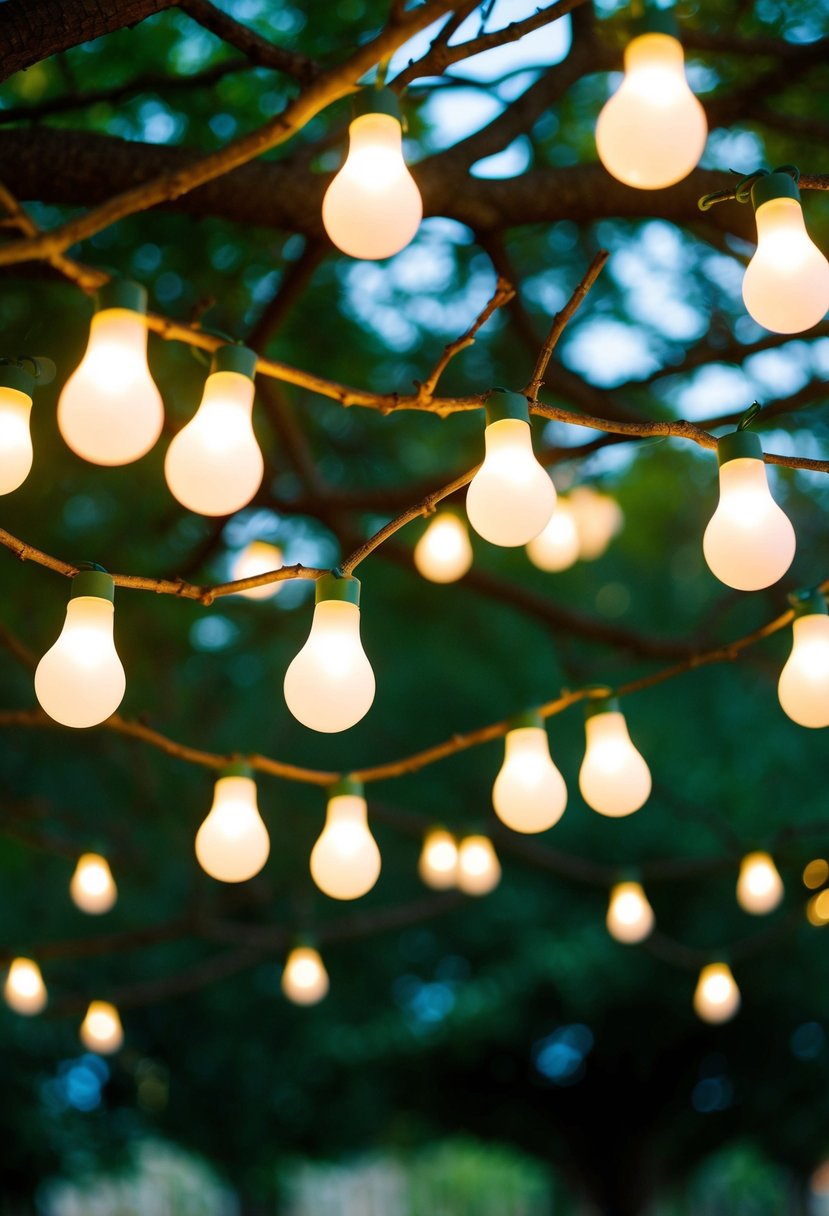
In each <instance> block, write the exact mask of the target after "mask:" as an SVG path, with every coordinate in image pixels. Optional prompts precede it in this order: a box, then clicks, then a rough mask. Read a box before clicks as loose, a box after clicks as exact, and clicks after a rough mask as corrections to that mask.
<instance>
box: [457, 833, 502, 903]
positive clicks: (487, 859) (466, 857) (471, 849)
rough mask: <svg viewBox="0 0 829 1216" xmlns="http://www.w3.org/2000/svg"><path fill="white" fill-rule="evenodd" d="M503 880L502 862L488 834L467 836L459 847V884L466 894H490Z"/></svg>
mask: <svg viewBox="0 0 829 1216" xmlns="http://www.w3.org/2000/svg"><path fill="white" fill-rule="evenodd" d="M500 881H501V863H500V862H499V860H498V857H497V854H496V852H495V849H494V848H493V847H492V841H491V840H490V839H489V837H488V836H465V837H464V839H463V840H462V841H461V843H460V845H459V847H458V871H457V885H458V887H459V888H460V889H461V891H463V892H464V894H465V895H488V894H489V892H490V891H494V890H495V888H496V887H497V886H498V883H499V882H500Z"/></svg>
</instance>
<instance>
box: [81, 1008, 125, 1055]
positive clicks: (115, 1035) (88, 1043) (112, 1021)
mask: <svg viewBox="0 0 829 1216" xmlns="http://www.w3.org/2000/svg"><path fill="white" fill-rule="evenodd" d="M81 1042H82V1043H83V1045H84V1047H85V1048H86V1049H87V1051H94V1052H96V1053H97V1054H98V1055H101V1056H111V1055H112V1054H113V1052H115V1051H118V1049H119V1048H120V1047H121V1046H122V1045H123V1042H124V1030H123V1027H122V1026H121V1018H120V1017H119V1016H118V1010H117V1009H116V1008H115V1006H114V1005H111V1004H110V1003H109V1001H90V1003H89V1008H88V1009H87V1011H86V1016H85V1018H84V1020H83V1022H82V1023H81Z"/></svg>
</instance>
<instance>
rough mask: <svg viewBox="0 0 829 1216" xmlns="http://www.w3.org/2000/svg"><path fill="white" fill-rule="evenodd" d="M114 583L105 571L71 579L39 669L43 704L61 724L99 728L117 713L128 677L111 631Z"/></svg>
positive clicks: (39, 696) (37, 678) (37, 679)
mask: <svg viewBox="0 0 829 1216" xmlns="http://www.w3.org/2000/svg"><path fill="white" fill-rule="evenodd" d="M114 602H115V584H114V582H113V580H112V578H111V577H110V576H109V575H108V574H107V573H106V572H105V571H103V570H81V572H80V573H79V574H76V575H75V577H74V578H73V579H72V590H71V592H70V594H69V603H68V604H67V605H66V621H65V622H64V626H63V629H62V630H61V633H60V637H59V638H58V640H57V641H56V642H55V644H54V646H52V648H51V649H50V650H47V651H46V654H45V655H44V656H43V658H42V659H41V660H40V662H39V663H38V665H37V670H36V671H35V693H36V694H37V699H38V701H39V702H40V704H41V707H42V708H43V709H44V710H45V711H46V713H47V714H48V715H49V717H50V718H54V720H55V722H60V723H61V724H62V725H63V726H75V727H85V726H97V725H98V723H99V722H105V721H106V719H107V718H109V717H110V716H111V715H112V714H114V713H115V711H116V709H117V708H118V706H119V705H120V704H121V701H122V700H123V697H124V692H125V691H126V686H127V680H126V676H125V675H124V668H123V667H122V666H121V660H120V659H119V658H118V652H117V651H116V649H115V642H114V640H113V636H112V629H113V623H114V617H115V609H114Z"/></svg>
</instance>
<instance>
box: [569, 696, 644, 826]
mask: <svg viewBox="0 0 829 1216" xmlns="http://www.w3.org/2000/svg"><path fill="white" fill-rule="evenodd" d="M584 728H585V732H586V735H587V748H586V750H585V753H584V759H583V760H582V764H581V769H580V771H579V789H580V790H581V795H582V798H584V801H585V802H586V803H587V805H588V806H590V807H592V808H593V810H594V811H598V813H599V814H600V815H608V816H610V817H611V818H613V819H617V818H621V817H622V816H623V815H632V814H633V812H634V811H638V810H639V808H640V807H641V806H644V804H645V803H646V802H647V800H648V797H649V796H650V792H651V773H650V769H649V768H648V766H647V764H646V763H645V760H644V758H643V757H642V756H641V755H640V753H639V752H638V751H637V750H636V748H635V747H634V746H633V743H632V741H631V738H630V735H629V734H628V728H627V723H626V722H625V717H624V714H622V713H621V712H620V710H619V703H618V701H617V700H616V698H615V697H601V698H597V699H593V700H590V701H587V702H586V704H585V724H584Z"/></svg>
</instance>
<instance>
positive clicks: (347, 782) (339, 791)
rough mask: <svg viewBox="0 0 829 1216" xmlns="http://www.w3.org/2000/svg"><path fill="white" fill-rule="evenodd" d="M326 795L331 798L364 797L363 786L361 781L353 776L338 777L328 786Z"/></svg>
mask: <svg viewBox="0 0 829 1216" xmlns="http://www.w3.org/2000/svg"><path fill="white" fill-rule="evenodd" d="M328 797H329V799H331V798H365V788H364V786H363V783H362V781H357V779H356V778H355V777H340V779H339V781H335V782H334V784H333V785H329V787H328Z"/></svg>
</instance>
